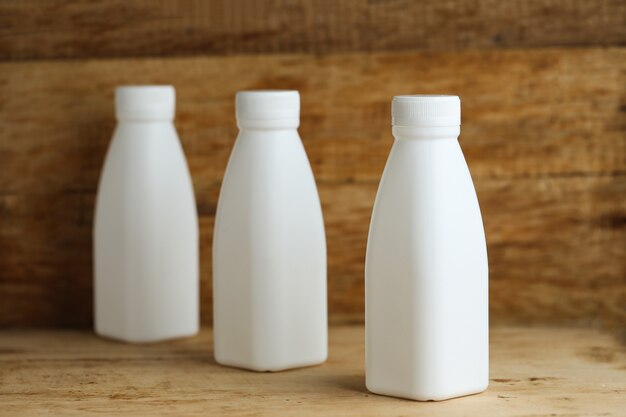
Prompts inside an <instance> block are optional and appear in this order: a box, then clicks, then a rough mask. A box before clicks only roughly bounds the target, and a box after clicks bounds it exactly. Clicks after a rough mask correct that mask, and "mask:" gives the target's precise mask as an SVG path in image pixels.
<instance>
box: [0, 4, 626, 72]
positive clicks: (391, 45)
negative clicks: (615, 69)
mask: <svg viewBox="0 0 626 417" xmlns="http://www.w3.org/2000/svg"><path fill="white" fill-rule="evenodd" d="M625 23H626V4H625V3H624V2H623V1H621V0H596V1H580V0H513V1H498V0H472V1H464V0H446V1H441V0H427V1H410V0H390V1H384V0H382V1H381V0H378V1H364V0H340V1H335V0H323V1H314V2H312V1H305V0H295V1H294V0H260V1H245V0H236V1H218V0H212V1H204V0H182V1H172V0H158V1H148V0H139V1H132V2H129V1H123V0H114V1H106V2H93V1H89V0H80V1H72V2H65V1H55V0H27V1H10V0H4V1H2V2H0V59H4V60H7V59H41V58H53V59H58V58H88V57H119V56H127V57H136V56H172V55H176V56H180V55H199V54H205V55H206V54H232V53H281V52H282V53H285V52H290V53H293V52H302V53H316V54H320V53H322V54H323V53H331V52H352V51H390V50H392V51H400V50H432V51H442V50H462V49H468V48H469V49H484V48H509V47H545V46H585V45H603V46H611V45H613V46H614V45H624V44H626V24H625Z"/></svg>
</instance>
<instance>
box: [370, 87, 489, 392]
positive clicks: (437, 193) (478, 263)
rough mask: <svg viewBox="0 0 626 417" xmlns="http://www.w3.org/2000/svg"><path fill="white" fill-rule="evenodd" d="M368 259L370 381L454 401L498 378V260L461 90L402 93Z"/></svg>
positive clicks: (374, 386) (381, 388) (378, 388)
mask: <svg viewBox="0 0 626 417" xmlns="http://www.w3.org/2000/svg"><path fill="white" fill-rule="evenodd" d="M392 115H393V135H394V137H395V142H394V144H393V147H392V149H391V154H390V155H389V159H388V160H387V165H386V166H385V171H384V173H383V176H382V179H381V182H380V186H379V189H378V194H377V196H376V203H375V205H374V210H373V214H372V221H371V225H370V232H369V239H368V245H367V257H366V266H365V268H366V269H365V292H366V301H365V310H366V384H367V388H368V389H369V390H370V391H372V392H374V393H378V394H384V395H391V396H397V397H405V398H410V399H415V400H444V399H447V398H452V397H458V396H462V395H467V394H473V393H477V392H481V391H483V390H485V389H486V387H487V384H488V380H489V328H488V266H487V250H486V243H485V235H484V230H483V224H482V218H481V214H480V208H479V206H478V199H477V198H476V192H475V191H474V186H473V183H472V178H471V176H470V172H469V170H468V167H467V164H466V162H465V159H464V157H463V153H462V152H461V147H460V146H459V143H458V141H457V137H458V135H459V132H460V121H461V105H460V100H459V98H458V97H457V96H398V97H395V98H394V99H393V102H392Z"/></svg>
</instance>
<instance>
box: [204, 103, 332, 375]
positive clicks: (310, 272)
mask: <svg viewBox="0 0 626 417" xmlns="http://www.w3.org/2000/svg"><path fill="white" fill-rule="evenodd" d="M236 107H237V125H238V126H239V130H240V132H239V136H238V137H237V140H236V142H235V146H234V149H233V151H232V154H231V157H230V160H229V162H228V167H227V169H226V173H225V176H224V181H223V183H222V189H221V192H220V197H219V203H218V207H217V215H216V219H215V232H214V237H213V305H214V309H213V311H214V318H213V323H214V326H213V329H214V339H215V359H216V360H217V362H219V363H221V364H223V365H229V366H236V367H241V368H247V369H251V370H255V371H280V370H283V369H289V368H295V367H301V366H308V365H315V364H319V363H322V362H324V361H325V360H326V356H327V313H326V240H325V234H324V223H323V219H322V210H321V206H320V200H319V197H318V194H317V188H316V186H315V180H314V178H313V172H312V170H311V166H310V165H309V161H308V159H307V156H306V153H305V150H304V147H303V146H302V141H301V140H300V136H299V135H298V131H297V128H298V126H299V124H300V95H299V94H298V92H297V91H245V92H239V93H238V94H237V97H236Z"/></svg>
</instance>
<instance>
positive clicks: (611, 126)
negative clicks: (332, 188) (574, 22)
mask: <svg viewBox="0 0 626 417" xmlns="http://www.w3.org/2000/svg"><path fill="white" fill-rule="evenodd" d="M251 68H254V71H251V70H250V69H251ZM128 83H174V84H175V85H176V87H177V93H178V115H177V121H176V124H177V128H178V130H179V133H180V136H181V138H182V142H183V146H184V148H185V151H186V153H187V156H188V159H189V163H190V166H191V170H192V172H193V174H194V181H195V183H196V185H197V186H200V187H202V186H204V185H206V184H211V183H213V182H215V181H219V180H221V177H222V175H223V172H224V167H225V166H226V162H227V160H228V155H229V153H230V150H231V147H232V144H233V141H234V138H235V136H236V132H237V130H236V126H235V120H234V94H235V92H236V91H237V90H242V89H255V88H257V89H258V88H281V87H282V88H296V89H298V90H300V92H301V93H302V99H303V103H302V127H301V129H300V131H301V134H302V137H303V139H304V144H305V146H306V148H307V151H308V153H309V157H310V159H311V162H312V165H313V170H314V172H315V174H316V178H317V179H318V180H324V181H344V180H359V181H363V180H368V181H378V178H379V176H380V173H381V172H382V169H383V166H384V163H385V159H386V157H387V154H388V152H389V148H390V146H391V143H392V138H391V129H390V100H391V97H392V96H393V95H396V94H402V93H412V92H421V93H436V92H439V93H442V92H449V93H457V94H460V95H461V98H462V102H463V121H464V124H463V128H462V137H461V141H462V142H461V143H462V145H463V148H464V151H465V154H466V156H467V159H468V162H469V164H470V166H471V168H472V173H473V175H474V177H490V178H493V177H498V178H502V177H506V178H510V177H536V176H544V175H561V174H565V175H588V174H612V173H625V172H626V135H625V134H624V131H625V130H626V107H625V106H626V101H625V100H626V98H625V97H624V85H626V48H618V49H602V50H595V49H594V50H564V49H558V50H540V51H539V50H538V51H528V50H526V51H498V52H466V53H439V54H434V53H417V54H416V53H414V54H404V53H402V54H362V55H347V56H332V57H325V58H318V57H312V56H251V57H228V58H186V59H182V58H181V59H167V60H158V59H149V60H105V61H77V62H73V61H72V62H27V63H5V64H0V85H2V88H1V89H0V103H2V111H1V112H0V129H2V130H1V131H0V134H1V142H0V157H1V158H2V162H3V164H2V168H1V169H0V192H4V193H6V192H15V193H24V192H28V193H40V192H44V191H45V192H52V191H54V192H68V191H84V190H90V191H94V190H95V187H96V184H97V178H98V175H99V170H100V167H101V165H102V160H103V157H104V152H105V150H106V146H107V144H108V142H109V140H110V137H111V132H112V130H113V128H114V124H115V121H114V117H113V103H112V96H113V89H114V87H115V86H116V85H120V84H128ZM18 172H19V173H21V175H16V173H18Z"/></svg>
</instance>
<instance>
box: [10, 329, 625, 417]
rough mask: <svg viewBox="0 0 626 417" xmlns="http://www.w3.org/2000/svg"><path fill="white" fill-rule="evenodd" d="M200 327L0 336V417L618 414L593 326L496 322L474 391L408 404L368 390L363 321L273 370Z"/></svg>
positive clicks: (611, 373)
mask: <svg viewBox="0 0 626 417" xmlns="http://www.w3.org/2000/svg"><path fill="white" fill-rule="evenodd" d="M211 346H212V341H211V333H210V331H209V330H208V329H207V330H203V331H202V332H201V333H200V335H199V336H197V337H194V338H190V339H186V340H180V341H176V342H169V343H161V344H153V345H139V346H138V345H125V344H121V343H116V342H111V341H107V340H103V339H99V338H97V337H96V336H94V335H92V334H90V333H84V332H69V331H63V332H52V331H3V332H2V333H0V381H1V383H0V398H2V409H1V410H0V414H2V415H3V416H6V417H9V416H23V415H40V414H53V415H64V416H73V415H79V416H90V415H103V414H105V415H109V414H115V415H125V416H148V415H155V414H158V415H175V416H180V415H188V416H207V415H210V416H214V415H224V416H231V415H232V416H235V415H241V416H265V415H271V416H287V415H289V416H291V415H300V416H314V415H316V416H317V415H320V416H322V415H324V416H326V415H337V416H359V417H361V416H383V417H384V416H398V415H411V416H432V415H437V416H442V417H445V416H459V415H489V416H521V415H523V416H528V417H533V416H536V417H539V416H546V415H550V416H554V417H566V416H567V417H570V416H589V417H593V416H597V417H600V416H602V417H619V416H623V414H624V387H625V386H626V371H625V369H626V352H625V350H624V347H623V346H620V344H619V343H618V342H617V341H616V340H615V339H613V338H612V337H611V336H609V335H606V334H602V333H598V332H597V331H592V330H578V329H558V328H545V327H542V328H537V329H526V328H495V329H493V330H492V332H491V379H490V386H489V389H488V390H487V391H486V392H484V393H481V394H478V395H473V396H468V397H464V398H457V399H453V400H449V401H443V402H415V401H409V400H403V399H398V398H391V397H384V396H379V395H375V394H372V393H369V392H368V391H367V390H366V388H365V380H364V350H363V328H362V326H352V327H345V326H344V327H331V330H330V357H329V360H328V362H327V363H325V364H323V365H321V366H316V367H310V368H303V369H297V370H292V371H286V372H279V373H255V372H249V371H243V370H239V369H234V368H227V367H222V366H219V365H217V364H216V363H215V362H214V360H213V357H212V348H211Z"/></svg>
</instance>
